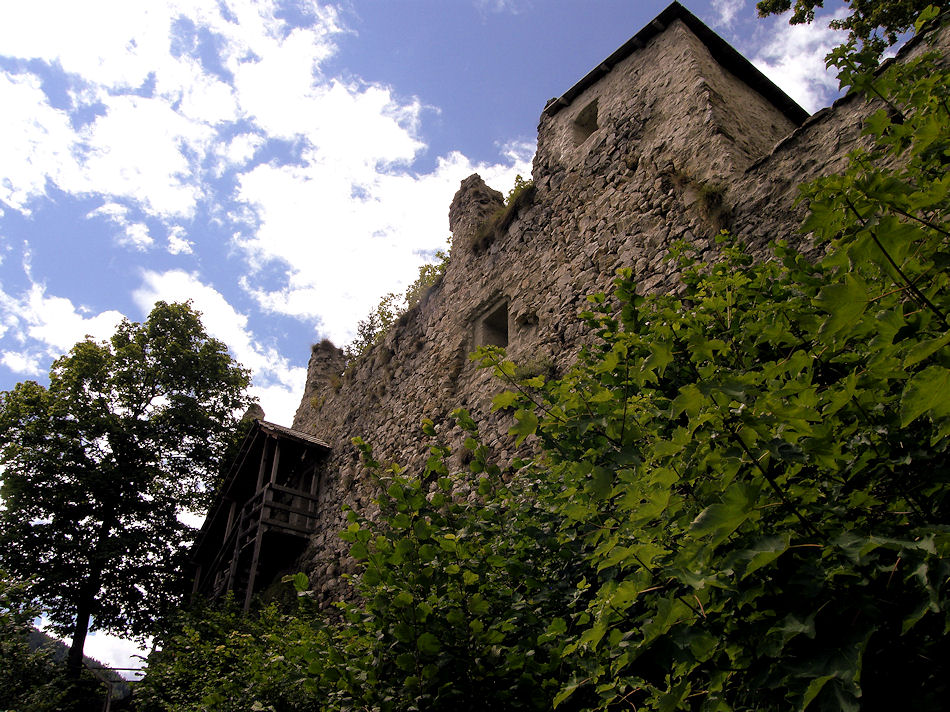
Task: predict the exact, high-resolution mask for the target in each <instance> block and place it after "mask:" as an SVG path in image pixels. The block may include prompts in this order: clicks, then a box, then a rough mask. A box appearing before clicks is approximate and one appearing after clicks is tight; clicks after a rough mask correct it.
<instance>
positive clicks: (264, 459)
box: [254, 435, 270, 494]
mask: <svg viewBox="0 0 950 712" xmlns="http://www.w3.org/2000/svg"><path fill="white" fill-rule="evenodd" d="M268 450H270V438H269V437H267V436H266V435H265V436H264V449H263V450H262V451H261V466H260V469H258V471H257V487H255V488H254V493H255V494H256V493H258V492H260V491H261V488H262V487H263V486H264V474H265V473H266V472H267V451H268Z"/></svg>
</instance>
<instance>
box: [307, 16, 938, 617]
mask: <svg viewBox="0 0 950 712" xmlns="http://www.w3.org/2000/svg"><path fill="white" fill-rule="evenodd" d="M947 40H948V37H947V33H946V32H944V34H943V35H942V41H943V44H944V47H946V46H947V44H950V43H948V42H947ZM590 107H595V109H590ZM585 110H586V111H587V112H588V113H587V114H584V113H583V112H584V111H585ZM870 110H871V109H869V108H868V106H867V105H866V104H865V103H864V102H863V101H862V100H859V99H845V100H842V101H840V102H838V104H836V105H835V106H834V107H832V108H831V109H828V110H823V111H822V112H819V113H818V114H816V115H815V116H813V117H812V118H811V119H809V120H808V121H806V123H805V124H804V125H803V126H801V127H796V126H795V124H794V123H793V122H792V121H791V120H790V119H789V118H787V116H786V115H785V114H784V113H783V112H782V111H780V110H779V109H777V108H775V106H773V105H772V104H771V103H770V102H769V101H767V100H765V99H764V98H763V97H762V96H761V95H760V94H758V93H757V92H756V91H754V90H753V89H751V88H750V87H749V86H748V85H747V84H746V83H744V82H743V81H742V80H741V79H740V78H738V77H737V76H735V75H734V74H732V73H730V72H728V71H726V70H724V69H723V68H722V67H721V66H720V64H719V63H718V62H717V61H716V59H715V58H714V57H713V55H712V54H711V53H710V51H709V49H708V48H707V46H706V45H704V44H703V43H702V42H700V41H699V40H698V39H697V37H696V36H695V35H694V34H693V33H692V32H691V31H690V29H689V28H688V27H686V26H685V25H684V24H683V23H681V22H674V23H672V24H671V25H670V26H668V27H666V28H665V30H664V31H663V32H661V33H659V34H658V35H656V36H655V37H653V38H652V39H651V40H650V41H649V43H647V44H646V46H644V47H642V48H640V49H639V50H637V51H636V52H635V53H633V54H632V55H630V56H629V57H627V58H626V59H624V60H623V61H622V62H620V63H619V64H617V65H616V66H614V67H613V68H611V70H610V71H609V73H607V74H606V75H605V76H604V77H603V78H602V79H601V80H600V81H598V82H597V83H596V84H594V85H593V86H591V87H589V88H588V89H586V90H585V91H584V92H582V93H581V94H580V95H579V96H577V97H576V98H575V100H574V101H573V102H572V103H571V104H570V105H569V106H567V107H564V108H563V109H561V110H560V111H557V112H556V113H555V112H550V111H546V112H545V114H544V115H543V116H542V119H541V123H540V126H539V131H538V151H537V155H536V157H535V160H534V169H533V178H534V181H535V184H536V192H535V195H534V199H533V202H532V203H531V204H530V205H527V206H525V207H523V208H522V209H521V211H520V213H519V214H518V216H517V218H516V219H515V220H514V221H513V222H512V223H511V225H510V226H509V227H508V228H507V230H504V231H502V232H501V233H500V234H497V235H494V236H491V235H490V236H489V237H488V238H487V239H486V238H484V236H483V237H481V238H479V236H478V229H479V227H480V226H481V225H482V224H483V223H484V222H485V219H486V218H487V217H489V216H490V215H491V214H492V213H493V212H494V211H495V210H496V209H497V208H498V207H500V206H501V204H502V202H501V195H500V193H498V192H497V191H494V190H492V189H490V188H488V187H487V186H485V185H484V183H482V181H481V179H480V178H478V177H477V176H476V177H472V178H469V179H466V181H464V182H463V183H462V187H461V188H460V190H459V193H458V194H457V195H456V197H455V199H454V201H453V203H452V206H451V208H450V221H451V228H452V230H453V245H452V258H451V261H450V263H449V265H448V268H447V270H446V273H445V275H444V278H443V279H442V281H441V282H440V283H439V284H438V285H437V286H436V287H434V288H432V289H430V291H429V292H428V293H427V294H426V295H425V296H424V297H423V299H422V300H421V302H420V303H419V304H418V305H417V306H415V307H414V308H413V309H411V310H410V311H409V312H408V313H407V314H406V315H404V316H403V317H402V318H401V319H400V320H399V323H398V324H397V325H396V326H395V327H394V328H393V329H391V331H390V332H389V333H388V334H387V335H386V336H385V338H384V339H383V340H382V341H381V342H380V343H379V344H377V345H376V346H375V347H374V348H373V349H372V350H371V351H369V353H367V354H366V355H365V356H364V357H363V358H361V359H359V360H358V361H357V362H356V363H354V364H352V365H351V366H350V368H349V370H348V371H347V372H346V373H345V374H343V373H342V371H343V368H342V367H343V359H342V354H341V353H340V352H339V350H338V349H336V348H335V347H333V346H332V345H331V344H329V343H327V342H324V343H322V344H319V345H317V346H316V347H314V350H313V353H312V356H311V360H310V366H309V375H308V382H307V387H306V391H305V393H304V395H303V398H302V400H301V404H300V408H299V410H298V411H297V415H296V418H295V420H294V428H296V429H300V430H303V431H305V432H307V433H310V434H312V435H315V436H317V437H319V438H321V439H323V440H325V441H326V442H328V443H329V444H330V445H331V447H332V455H331V457H330V459H329V460H328V461H327V463H326V467H325V469H324V471H323V473H322V479H321V488H320V509H321V512H320V514H321V521H322V522H323V526H322V528H321V530H320V531H318V532H317V533H316V534H315V536H314V537H313V540H312V542H311V546H310V549H309V551H308V553H307V554H306V556H305V565H304V568H305V570H306V571H307V573H308V574H309V575H310V577H311V581H312V582H313V585H314V587H315V589H316V590H317V592H318V595H319V596H322V597H323V600H331V599H332V598H333V597H335V596H338V595H339V594H340V592H341V586H340V578H339V576H340V574H341V573H343V572H344V571H346V570H348V569H349V568H350V567H352V563H351V562H348V561H347V559H346V557H345V556H344V555H343V553H344V548H343V546H342V545H341V542H340V541H339V539H338V538H337V533H338V532H339V531H340V530H341V529H342V528H343V527H344V520H343V517H342V507H343V505H344V504H346V505H349V506H351V507H354V508H359V509H363V510H369V511H372V508H373V505H372V501H373V498H374V496H375V492H374V489H373V486H372V483H371V482H370V481H369V479H368V478H366V477H365V476H364V473H363V472H362V469H361V466H360V463H359V461H358V457H357V454H356V450H355V448H353V446H352V445H351V444H350V439H351V438H352V437H353V436H356V435H359V436H362V437H364V438H365V439H366V440H367V441H369V442H371V443H372V444H373V445H374V448H375V450H376V454H377V456H378V457H379V458H381V459H392V460H395V461H397V462H400V463H401V464H404V465H407V466H409V467H421V465H422V463H423V462H424V461H425V458H426V457H427V455H428V452H427V450H426V440H425V438H424V437H423V436H422V433H421V429H420V426H419V423H420V420H421V419H422V418H423V417H428V418H431V419H432V420H433V421H435V423H436V424H437V426H438V427H439V428H440V435H441V436H442V437H444V438H445V439H446V440H447V441H448V442H449V443H450V444H457V443H458V439H459V437H460V433H459V432H458V431H457V430H454V429H453V427H452V424H451V421H450V418H449V416H448V414H449V413H450V412H451V411H452V410H453V409H455V408H456V407H465V408H468V409H469V410H471V411H472V412H473V414H474V416H475V418H476V420H477V421H479V422H480V423H482V427H483V434H484V435H485V440H486V443H487V444H488V445H489V446H491V447H492V448H493V449H494V451H495V453H496V454H497V456H498V457H500V458H507V457H511V456H512V455H513V452H514V450H513V443H512V441H511V440H510V439H509V438H508V437H507V436H506V435H505V432H506V430H507V428H508V427H509V423H507V422H506V421H505V420H504V418H502V417H500V416H496V415H493V414H491V413H490V412H489V407H488V405H489V403H490V400H491V397H492V396H493V395H494V394H495V393H496V392H498V391H499V390H501V389H502V385H501V384H499V383H497V382H495V381H494V380H493V379H492V377H491V375H490V374H489V373H488V372H486V371H478V370H476V368H475V366H474V364H472V363H471V362H470V361H469V360H468V354H469V353H470V352H471V351H472V350H473V348H474V347H475V346H477V345H478V343H477V342H478V339H479V338H480V337H481V338H485V337H490V336H491V334H492V333H494V332H493V330H495V331H497V330H498V328H500V326H499V324H498V323H497V319H498V318H499V314H500V313H501V312H500V311H499V309H501V308H502V306H506V307H507V315H504V314H501V316H502V318H503V319H504V320H505V323H504V326H505V327H506V328H507V332H508V333H507V337H508V354H509V356H510V357H512V358H513V359H515V360H516V361H518V362H533V363H535V364H538V365H543V366H544V367H547V366H548V365H550V366H552V367H553V368H564V367H566V366H567V365H568V364H569V363H570V362H571V361H572V360H573V358H574V355H575V353H576V351H577V348H578V346H579V345H580V344H581V343H582V342H583V340H584V339H585V338H586V334H585V332H584V329H583V327H582V326H581V325H580V324H579V323H578V321H577V319H576V314H577V312H578V311H579V310H580V309H581V308H582V306H583V303H584V299H585V296H586V295H588V294H591V293H594V292H598V291H603V290H606V289H608V288H609V286H610V282H611V280H612V278H613V275H614V273H615V270H616V269H617V268H619V267H631V268H633V270H634V273H635V275H636V278H637V279H638V280H639V283H640V287H641V290H642V291H644V292H655V291H660V290H671V289H675V288H676V287H677V280H676V275H675V274H674V273H673V270H672V268H671V265H670V264H669V263H668V262H666V261H665V257H666V255H667V252H668V247H669V245H670V244H671V243H672V242H673V241H675V240H685V241H686V242H688V243H691V244H692V245H693V246H694V247H695V248H696V249H697V251H698V252H700V253H704V252H707V251H710V250H713V249H715V248H714V237H715V235H716V234H718V232H719V230H720V229H721V228H728V229H730V230H731V231H733V232H734V233H736V234H738V235H739V236H741V237H742V238H744V239H745V240H746V241H747V242H748V243H749V244H750V245H751V246H752V248H751V249H752V250H753V252H754V254H755V256H756V257H758V258H765V257H767V244H768V243H769V242H771V241H773V240H775V239H778V238H785V239H789V240H790V241H792V242H793V243H795V241H796V240H797V241H799V242H801V238H800V237H799V236H798V233H797V226H798V224H799V223H800V220H801V217H802V210H803V208H802V207H801V206H799V207H795V206H794V200H795V197H796V195H797V186H798V184H799V183H801V182H802V181H804V180H807V179H809V178H813V177H816V176H818V175H821V174H824V173H828V172H831V171H834V170H837V169H839V168H840V167H841V166H842V165H843V162H844V160H845V158H844V156H845V153H846V152H847V151H848V150H850V149H851V148H852V147H854V146H856V145H857V143H858V142H859V141H860V126H861V122H862V119H863V117H864V116H866V115H867V114H868V112H869V111H870ZM594 112H596V115H595V116H592V113H594ZM592 119H593V121H592ZM588 132H589V135H585V134H587V133H588ZM499 187H505V186H499ZM486 319H487V321H486ZM492 319H494V320H495V321H492ZM456 464H458V465H461V463H456Z"/></svg>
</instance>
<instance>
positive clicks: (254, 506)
mask: <svg viewBox="0 0 950 712" xmlns="http://www.w3.org/2000/svg"><path fill="white" fill-rule="evenodd" d="M316 510H317V496H316V495H315V494H311V493H310V492H305V491H304V490H298V489H293V488H291V487H285V486H283V485H278V484H273V483H267V484H265V485H264V486H263V487H262V488H261V489H259V490H258V491H257V492H256V493H255V494H254V496H253V497H251V499H249V500H248V501H247V502H245V504H244V506H243V507H242V508H241V512H240V514H239V516H238V517H237V518H236V519H237V521H236V522H235V524H234V525H233V526H232V528H231V531H230V532H228V535H227V536H226V537H225V540H224V542H222V545H221V550H220V551H219V552H218V555H217V556H216V557H215V561H214V563H213V564H212V567H213V570H214V571H215V573H214V583H213V584H212V594H213V595H214V596H220V595H222V594H223V593H224V592H225V591H227V590H228V589H229V588H234V587H235V581H234V580H233V579H234V578H237V577H239V576H240V572H239V571H238V570H237V567H238V559H240V558H241V556H242V553H243V552H244V551H245V550H246V549H247V548H248V547H250V546H252V545H253V544H254V543H255V541H256V540H257V538H258V537H259V536H261V535H262V534H263V532H264V531H267V530H268V529H269V530H276V531H279V532H281V533H283V534H290V535H292V536H296V537H300V538H306V537H307V536H309V535H310V534H311V533H312V532H313V531H314V529H315V528H316V523H317V512H316ZM228 554H230V557H229V556H228ZM225 561H227V563H224V562H225ZM222 564H224V565H222ZM242 578H243V577H242Z"/></svg>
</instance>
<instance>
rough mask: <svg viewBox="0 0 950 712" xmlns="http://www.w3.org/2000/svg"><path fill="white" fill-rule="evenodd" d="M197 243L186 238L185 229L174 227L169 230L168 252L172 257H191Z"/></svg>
mask: <svg viewBox="0 0 950 712" xmlns="http://www.w3.org/2000/svg"><path fill="white" fill-rule="evenodd" d="M194 246H195V243H193V242H192V241H191V240H189V239H188V238H186V237H185V228H183V227H182V226H181V225H173V226H172V227H171V228H169V230H168V252H169V254H172V255H190V254H192V252H194V250H193V248H194Z"/></svg>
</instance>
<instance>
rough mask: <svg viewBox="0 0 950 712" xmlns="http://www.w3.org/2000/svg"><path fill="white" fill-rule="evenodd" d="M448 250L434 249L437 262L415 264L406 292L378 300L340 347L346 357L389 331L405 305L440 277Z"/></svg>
mask: <svg viewBox="0 0 950 712" xmlns="http://www.w3.org/2000/svg"><path fill="white" fill-rule="evenodd" d="M449 252H450V250H437V251H436V253H435V257H436V259H437V260H438V261H437V262H426V263H425V264H423V265H421V266H420V267H419V276H418V277H416V280H415V281H414V282H413V283H412V284H410V285H409V287H407V288H406V294H405V296H404V297H403V298H400V297H399V296H398V295H396V294H395V293H393V292H390V293H389V294H387V295H386V296H384V297H383V298H382V299H381V300H380V301H379V304H377V305H376V307H375V308H374V309H373V310H372V311H371V312H370V313H369V314H368V315H367V316H366V318H365V319H362V320H361V321H360V322H359V324H357V326H356V338H355V339H353V341H351V342H350V343H349V344H347V346H346V347H344V349H343V351H344V354H345V355H346V359H347V361H352V360H353V359H356V358H359V357H360V356H362V355H363V354H365V353H366V352H367V351H369V350H370V349H371V348H372V347H373V346H375V345H376V344H377V343H379V341H380V340H381V339H382V338H383V337H384V336H385V335H386V334H387V333H388V332H389V329H390V328H391V327H392V325H393V324H395V323H396V322H397V321H398V320H399V318H400V317H401V316H402V315H403V314H405V313H406V312H407V311H408V310H409V309H412V308H413V307H415V306H416V304H418V303H419V301H420V300H421V299H422V297H423V295H424V294H425V293H426V292H427V291H428V290H429V288H430V287H434V286H435V285H437V284H438V283H439V282H441V281H442V277H443V276H444V275H445V269H446V267H448V264H449Z"/></svg>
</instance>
